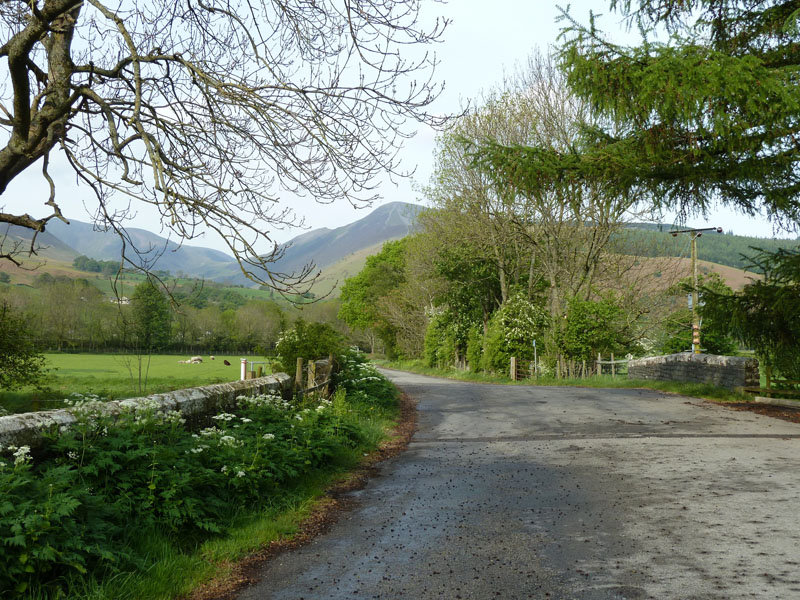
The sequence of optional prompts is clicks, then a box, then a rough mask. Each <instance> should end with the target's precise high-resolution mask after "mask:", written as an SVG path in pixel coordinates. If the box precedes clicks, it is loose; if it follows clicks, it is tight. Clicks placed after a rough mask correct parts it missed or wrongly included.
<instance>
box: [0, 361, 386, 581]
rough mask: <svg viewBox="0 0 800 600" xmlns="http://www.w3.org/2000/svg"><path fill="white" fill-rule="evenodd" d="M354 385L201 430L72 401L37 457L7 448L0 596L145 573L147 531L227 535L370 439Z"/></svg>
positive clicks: (179, 420) (268, 403)
mask: <svg viewBox="0 0 800 600" xmlns="http://www.w3.org/2000/svg"><path fill="white" fill-rule="evenodd" d="M374 376H375V375H369V376H368V378H367V380H365V381H363V382H362V383H365V384H366V383H374V382H372V381H371V380H369V377H374ZM362 379H364V378H363V377H362ZM345 389H352V390H353V394H354V395H356V399H358V400H363V399H364V398H365V397H366V396H365V395H364V396H359V394H361V393H362V392H361V391H359V390H358V386H356V385H352V386H351V387H350V388H347V387H346V386H342V388H341V389H340V390H339V391H337V393H336V394H335V395H334V397H333V398H332V399H331V400H326V399H317V398H309V399H306V400H303V401H301V402H289V401H287V400H284V399H283V398H281V397H279V396H275V395H260V396H252V397H251V396H240V397H239V398H237V400H236V403H235V405H234V406H232V407H230V408H228V409H226V410H225V411H223V412H219V413H218V414H216V415H213V416H211V417H210V419H209V423H208V426H207V427H205V428H203V429H200V430H199V431H196V432H191V431H187V429H186V426H185V420H184V418H183V416H182V415H181V414H180V413H178V412H175V411H169V410H163V409H161V408H160V407H159V405H158V404H157V403H156V402H144V403H140V404H139V405H137V406H135V407H133V408H128V409H126V410H124V411H123V412H122V413H121V414H118V415H115V416H111V415H109V414H108V413H107V411H105V410H104V405H103V402H102V401H101V400H100V399H98V398H96V397H81V398H76V399H73V400H71V401H70V402H68V404H69V410H70V411H71V412H72V413H73V415H74V416H75V417H76V423H75V424H74V425H72V426H71V427H69V428H64V429H62V430H56V431H52V432H50V433H49V434H48V435H47V436H46V440H45V444H44V447H43V448H42V449H41V450H40V451H37V459H36V460H35V461H34V460H33V459H32V458H31V451H30V448H28V447H27V446H22V447H19V448H16V447H10V448H0V545H1V547H2V553H3V561H2V565H0V595H3V594H4V593H6V592H8V591H14V592H16V593H17V594H22V593H25V592H26V591H28V592H29V593H30V591H31V590H30V588H31V586H37V587H39V588H42V587H47V585H48V584H47V583H44V584H43V582H54V581H56V580H60V581H62V582H63V581H65V580H67V579H69V578H70V577H74V576H76V575H86V574H89V575H90V576H92V575H97V576H103V575H109V574H113V573H115V572H120V571H124V570H135V569H138V568H141V567H142V565H143V564H144V561H145V557H143V556H140V555H138V554H137V552H136V548H137V540H140V539H141V537H142V536H143V535H146V532H148V531H154V530H158V531H159V532H162V533H163V532H166V533H167V534H168V535H171V536H173V538H174V539H175V540H176V544H177V545H179V546H181V545H182V546H187V545H188V546H189V547H191V546H192V545H193V544H196V543H197V541H199V540H201V539H203V538H205V537H208V536H209V535H214V534H217V533H220V532H222V531H223V530H224V529H225V527H226V526H227V524H229V523H230V519H231V516H232V514H234V513H235V512H237V511H238V510H241V509H248V508H257V507H259V506H264V505H266V504H267V503H268V502H269V500H270V498H271V497H272V496H273V495H274V494H276V493H278V492H279V490H280V488H281V486H282V485H285V484H287V483H289V482H291V481H292V480H295V479H297V478H298V477H301V476H302V475H303V474H305V473H307V472H309V471H310V470H312V469H315V468H318V467H321V466H323V465H324V464H325V463H327V462H330V461H331V460H333V459H334V458H335V457H336V455H337V453H340V452H342V451H345V450H346V449H347V448H351V447H355V446H358V445H359V444H360V443H361V442H362V433H361V430H360V429H359V426H358V421H357V417H356V416H355V415H354V414H353V412H352V411H351V410H350V409H349V407H348V404H349V402H346V401H345V393H346V392H345ZM348 401H349V399H348Z"/></svg>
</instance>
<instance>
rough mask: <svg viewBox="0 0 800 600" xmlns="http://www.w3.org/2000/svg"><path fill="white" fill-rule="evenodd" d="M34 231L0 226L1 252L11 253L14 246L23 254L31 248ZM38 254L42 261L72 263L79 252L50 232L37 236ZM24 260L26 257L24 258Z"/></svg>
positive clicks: (13, 226) (11, 226)
mask: <svg viewBox="0 0 800 600" xmlns="http://www.w3.org/2000/svg"><path fill="white" fill-rule="evenodd" d="M33 234H34V231H32V230H30V229H27V228H26V227H17V226H16V225H3V226H0V251H2V253H6V252H10V251H11V250H12V248H13V247H14V246H18V247H19V249H20V250H21V251H23V253H26V252H27V251H28V249H29V248H30V247H31V240H32V239H33ZM35 248H37V250H36V254H37V255H38V256H39V258H42V259H52V260H59V261H66V262H72V260H73V259H74V258H75V257H76V256H78V254H79V253H78V252H76V251H75V249H74V248H72V247H70V245H69V244H66V243H64V241H63V240H61V239H59V238H58V237H56V236H54V235H53V234H52V233H51V232H50V231H49V228H48V231H45V232H42V233H40V234H39V235H37V236H36V245H35ZM23 258H24V257H23Z"/></svg>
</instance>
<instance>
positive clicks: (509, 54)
mask: <svg viewBox="0 0 800 600" xmlns="http://www.w3.org/2000/svg"><path fill="white" fill-rule="evenodd" d="M559 4H561V5H562V6H566V3H563V4H562V3H559ZM569 4H570V9H569V10H570V14H571V15H572V16H573V17H574V18H576V19H577V20H578V21H580V22H584V23H586V22H588V16H589V11H590V10H594V11H596V12H601V13H602V12H607V11H604V10H603V8H604V7H605V6H607V4H606V3H605V2H599V1H598V0H594V1H590V0H580V1H573V2H570V3H569ZM426 10H427V12H428V13H430V14H437V15H441V16H443V17H445V18H447V19H450V20H451V21H452V22H451V24H450V26H449V27H448V29H447V30H446V31H445V34H444V38H443V42H442V43H440V44H437V45H436V46H435V47H434V48H433V49H434V51H435V52H436V55H437V59H438V60H439V61H440V64H439V67H438V68H437V74H436V79H437V80H438V81H443V82H444V84H445V88H444V91H443V93H442V94H441V96H440V97H439V98H438V99H437V100H436V102H435V104H434V105H433V106H432V107H431V110H432V111H433V112H435V113H437V114H452V113H456V112H458V111H459V110H460V109H461V108H462V107H463V106H464V105H465V104H466V103H467V102H469V101H470V100H475V99H476V98H479V97H480V95H481V92H482V91H487V90H489V89H491V88H492V87H494V86H496V85H499V84H500V83H501V81H502V79H503V75H504V73H512V72H513V71H514V70H515V68H516V66H517V64H519V63H522V62H524V61H525V60H526V58H527V57H528V56H529V55H530V54H531V53H532V52H533V51H534V50H536V49H537V48H538V49H539V50H541V51H542V52H545V51H546V50H547V48H548V46H551V45H554V44H556V43H557V39H558V35H559V32H560V30H561V28H562V27H563V23H558V22H557V17H558V16H559V14H560V11H559V9H558V7H557V4H556V3H554V2H548V1H545V0H535V1H529V2H519V0H493V1H492V2H491V3H486V2H485V1H480V0H451V1H450V2H449V3H448V4H440V3H430V5H428V7H427V9H426ZM599 24H600V27H601V29H603V30H605V31H613V32H614V36H615V38H616V41H625V40H626V39H627V40H630V41H631V42H635V39H636V38H635V36H634V35H632V34H629V33H627V32H626V31H625V30H624V28H622V27H621V24H620V23H619V17H618V16H617V15H615V14H606V15H605V16H604V18H602V19H601V20H600V21H599ZM435 144H436V134H435V132H434V131H432V130H431V129H430V128H428V127H420V128H419V129H418V131H417V134H416V135H415V136H414V137H413V138H412V139H409V140H407V141H406V143H405V147H404V148H403V149H402V150H401V153H400V157H401V160H402V165H401V168H402V169H403V170H414V171H415V173H414V175H413V177H411V178H406V179H403V180H400V181H399V182H397V183H396V184H394V183H392V182H390V181H388V179H387V180H385V181H381V182H380V186H379V189H378V191H379V193H380V195H381V196H382V199H381V200H378V201H376V202H375V203H373V205H372V207H371V208H361V209H354V208H353V207H352V206H351V205H350V204H349V203H348V202H347V201H346V200H341V201H337V202H334V203H332V204H327V205H324V204H319V203H316V202H315V201H314V200H313V199H309V198H297V197H293V196H289V195H285V196H282V198H281V201H282V202H283V203H285V204H286V205H287V206H290V207H292V208H293V209H294V210H295V212H296V213H297V215H298V216H300V217H303V218H304V219H305V225H306V229H305V230H308V229H317V228H321V227H328V228H335V227H340V226H342V225H346V224H348V223H351V222H353V221H355V220H357V219H360V218H362V217H363V216H365V215H366V214H367V213H368V212H369V211H370V210H371V209H374V208H375V207H377V206H380V205H381V204H384V203H387V202H392V201H403V202H415V203H424V202H423V200H422V198H421V195H420V193H419V191H417V190H418V189H419V186H420V185H424V184H426V183H427V182H428V179H429V178H430V175H431V168H432V165H433V157H434V150H435ZM29 171H31V170H30V169H29ZM53 171H54V173H53V174H54V176H55V178H56V184H57V186H58V188H57V189H58V202H59V204H60V206H61V208H62V210H63V211H64V213H65V215H67V217H71V218H74V219H77V220H80V221H89V220H90V217H89V214H88V213H87V211H86V210H85V209H84V207H83V199H84V198H85V199H86V200H87V203H88V206H87V208H88V209H89V210H90V211H91V208H92V204H91V200H92V198H93V195H92V193H91V192H90V191H87V190H86V189H84V188H81V187H80V186H79V185H78V184H77V183H76V181H75V175H74V173H72V172H71V170H70V169H69V168H68V167H66V166H65V165H63V164H56V165H55V169H53V167H52V166H51V172H53ZM43 183H44V182H43V181H42V177H41V173H40V166H35V167H34V170H33V171H32V172H26V173H24V174H22V175H21V176H19V177H17V179H16V180H15V181H14V182H12V184H11V185H10V186H9V188H8V190H7V191H6V193H4V194H3V196H2V198H0V210H2V211H3V212H14V213H16V212H29V213H30V214H32V215H34V216H40V213H41V214H45V213H44V210H43V209H42V205H43V204H44V201H45V200H46V198H47V194H48V190H47V188H46V186H45V185H44V184H43ZM671 218H672V216H671V215H665V220H667V221H669V220H671ZM130 226H134V227H142V228H145V229H149V230H151V231H153V232H155V233H160V232H161V228H160V225H159V223H158V221H157V219H156V218H154V216H153V215H151V214H148V213H146V212H140V213H139V214H138V215H137V216H136V217H135V218H134V219H133V221H131V223H130ZM686 226H687V227H708V226H713V227H722V228H723V229H724V230H725V231H727V232H733V233H737V234H741V235H754V236H758V237H771V236H772V235H773V234H774V233H775V232H774V231H773V227H772V225H770V224H769V223H768V222H767V221H766V220H765V219H758V218H752V217H749V216H743V215H741V214H737V213H734V212H732V211H730V210H722V209H721V210H716V211H714V212H713V214H712V215H710V216H709V218H708V220H704V219H702V218H690V219H688V220H687V222H686ZM305 230H303V229H286V230H282V231H280V230H279V231H273V232H272V236H273V238H274V240H275V241H277V242H279V243H282V242H286V241H288V240H290V239H291V238H293V237H295V236H296V235H299V234H301V233H303V232H304V231H305ZM791 237H794V235H792V236H791ZM188 243H189V244H191V245H198V246H207V247H211V248H215V249H218V250H223V251H224V250H225V246H224V242H223V241H222V240H220V239H218V238H216V237H214V236H212V235H206V236H203V237H200V238H198V239H195V240H193V241H191V242H188ZM264 251H266V248H264Z"/></svg>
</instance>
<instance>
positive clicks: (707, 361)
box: [628, 352, 759, 390]
mask: <svg viewBox="0 0 800 600" xmlns="http://www.w3.org/2000/svg"><path fill="white" fill-rule="evenodd" d="M628 378H629V379H655V380H659V381H684V382H688V383H708V384H711V385H717V386H720V387H724V388H728V389H731V390H734V389H737V388H742V387H758V384H759V373H758V360H756V359H755V358H744V357H740V356H715V355H713V354H692V353H690V352H681V353H680V354H667V355H665V356H651V357H648V358H637V359H634V360H631V361H630V362H629V363H628Z"/></svg>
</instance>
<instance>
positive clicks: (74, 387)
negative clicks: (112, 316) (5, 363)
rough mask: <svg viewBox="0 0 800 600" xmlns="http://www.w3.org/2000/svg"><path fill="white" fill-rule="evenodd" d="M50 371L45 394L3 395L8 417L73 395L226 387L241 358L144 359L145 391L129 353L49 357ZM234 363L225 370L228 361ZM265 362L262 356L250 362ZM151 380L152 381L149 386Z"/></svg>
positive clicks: (133, 394)
mask: <svg viewBox="0 0 800 600" xmlns="http://www.w3.org/2000/svg"><path fill="white" fill-rule="evenodd" d="M44 356H45V358H46V360H47V366H48V369H49V370H48V372H47V376H46V378H45V388H46V389H45V390H35V389H23V390H20V391H14V392H6V391H2V392H0V406H2V407H3V408H4V409H5V410H7V411H8V412H15V413H16V412H26V411H30V410H47V409H50V408H59V407H61V406H62V405H63V400H64V398H68V397H69V396H70V395H71V394H97V395H98V396H100V397H101V398H104V399H109V400H120V399H122V398H134V397H136V396H144V395H147V394H156V393H160V392H168V391H172V390H179V389H183V388H190V387H198V386H202V385H208V384H210V383H224V382H227V381H236V380H238V379H239V372H240V361H241V359H242V358H244V357H242V356H241V355H237V356H215V357H214V360H213V361H212V360H210V358H209V357H208V356H203V362H202V363H201V364H196V365H186V364H184V365H182V364H179V363H178V361H179V360H186V359H188V358H189V356H186V355H165V354H154V355H152V356H150V357H149V360H150V364H149V368H148V357H147V356H143V357H142V362H141V386H140V381H139V375H140V371H139V360H138V358H137V357H136V356H135V355H125V354H45V355H44ZM226 359H227V360H228V362H230V363H231V365H230V366H225V363H224V362H223V361H224V360H226ZM247 359H248V360H252V361H263V360H264V359H263V358H261V357H253V356H250V357H247ZM145 376H146V381H145Z"/></svg>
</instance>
